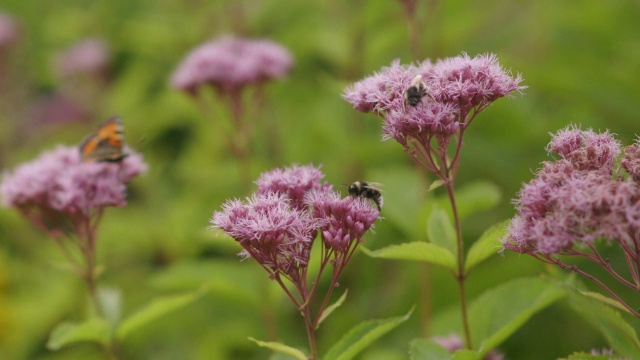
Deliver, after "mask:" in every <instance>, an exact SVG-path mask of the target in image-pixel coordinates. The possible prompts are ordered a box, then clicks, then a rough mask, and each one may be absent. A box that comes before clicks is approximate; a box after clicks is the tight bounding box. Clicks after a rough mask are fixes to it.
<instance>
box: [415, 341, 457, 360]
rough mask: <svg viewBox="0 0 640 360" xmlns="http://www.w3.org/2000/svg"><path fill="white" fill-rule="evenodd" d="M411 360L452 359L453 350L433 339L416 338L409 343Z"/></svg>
mask: <svg viewBox="0 0 640 360" xmlns="http://www.w3.org/2000/svg"><path fill="white" fill-rule="evenodd" d="M409 358H410V359H411V360H450V359H451V352H450V351H449V350H447V349H445V348H443V347H442V346H441V345H440V344H437V343H436V342H434V341H433V340H428V339H415V340H412V341H411V343H409Z"/></svg>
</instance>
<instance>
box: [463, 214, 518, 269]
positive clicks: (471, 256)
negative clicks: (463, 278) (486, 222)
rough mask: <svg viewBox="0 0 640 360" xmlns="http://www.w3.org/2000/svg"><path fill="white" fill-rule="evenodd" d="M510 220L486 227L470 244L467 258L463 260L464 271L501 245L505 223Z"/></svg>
mask: <svg viewBox="0 0 640 360" xmlns="http://www.w3.org/2000/svg"><path fill="white" fill-rule="evenodd" d="M509 221H510V220H507V221H503V222H500V223H498V224H496V225H493V226H492V227H490V228H489V229H487V230H486V231H485V232H484V233H483V234H482V236H480V239H478V240H477V241H476V242H474V243H473V245H471V248H469V253H468V254H467V260H466V261H465V264H464V266H465V272H467V271H469V270H470V269H471V268H473V267H474V266H476V265H478V264H479V263H481V262H482V261H483V260H485V259H486V258H488V257H489V256H491V255H493V254H495V253H497V252H498V250H500V248H501V247H502V243H501V242H500V240H501V239H502V238H503V237H504V236H505V235H506V234H507V225H508V224H509Z"/></svg>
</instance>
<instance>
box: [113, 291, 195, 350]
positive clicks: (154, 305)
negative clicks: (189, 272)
mask: <svg viewBox="0 0 640 360" xmlns="http://www.w3.org/2000/svg"><path fill="white" fill-rule="evenodd" d="M203 292H204V291H197V292H191V293H188V294H181V295H171V296H164V297H160V298H157V299H155V300H153V301H152V302H151V303H150V304H148V305H146V306H145V307H144V308H142V309H141V310H139V311H138V312H136V313H135V314H133V315H131V316H129V317H128V318H126V319H124V320H123V321H122V323H121V324H120V326H119V327H118V330H117V332H116V336H117V337H118V339H121V340H122V339H124V338H126V337H127V336H129V335H130V334H131V333H133V332H135V331H137V330H138V329H140V328H142V327H144V326H146V325H148V324H149V323H151V322H153V321H155V320H157V319H159V318H161V317H163V316H165V315H167V314H169V313H170V312H172V311H175V310H178V309H180V308H182V307H185V306H187V305H189V304H191V303H192V302H194V301H195V300H196V299H198V298H199V297H200V296H201V295H202V293H203Z"/></svg>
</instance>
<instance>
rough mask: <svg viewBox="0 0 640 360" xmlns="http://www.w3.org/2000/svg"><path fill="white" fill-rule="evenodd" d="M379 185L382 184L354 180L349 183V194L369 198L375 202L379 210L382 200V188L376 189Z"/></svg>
mask: <svg viewBox="0 0 640 360" xmlns="http://www.w3.org/2000/svg"><path fill="white" fill-rule="evenodd" d="M379 186H382V184H378V183H373V182H372V183H368V182H364V181H356V182H354V183H353V184H351V185H349V188H348V190H349V195H351V196H353V197H363V198H367V199H370V200H372V201H373V202H374V203H375V204H376V206H377V207H378V211H381V210H382V204H383V200H382V190H380V189H378V187H379Z"/></svg>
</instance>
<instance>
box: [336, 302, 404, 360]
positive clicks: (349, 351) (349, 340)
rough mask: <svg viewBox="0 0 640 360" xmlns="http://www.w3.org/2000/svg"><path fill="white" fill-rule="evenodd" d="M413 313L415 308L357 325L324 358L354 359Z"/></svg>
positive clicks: (337, 359)
mask: <svg viewBox="0 0 640 360" xmlns="http://www.w3.org/2000/svg"><path fill="white" fill-rule="evenodd" d="M412 313H413V308H411V310H409V312H408V313H407V314H406V315H404V316H400V317H395V318H390V319H383V320H369V321H365V322H363V323H360V324H358V325H356V326H355V327H354V328H352V329H351V330H349V331H348V332H347V333H346V334H345V335H344V336H343V337H342V338H341V339H340V340H338V342H336V343H335V344H334V345H333V346H332V347H331V348H330V349H329V351H328V352H327V354H326V356H325V357H324V359H325V360H349V359H352V358H353V357H354V356H356V355H357V354H358V353H359V352H360V351H362V350H363V349H365V348H366V347H367V346H369V345H370V344H371V343H373V342H374V341H375V340H377V339H378V338H379V337H381V336H382V335H384V334H386V333H387V332H389V331H391V330H393V329H394V328H395V327H397V326H398V325H400V324H402V323H403V322H405V321H407V319H409V317H410V316H411V314H412Z"/></svg>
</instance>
